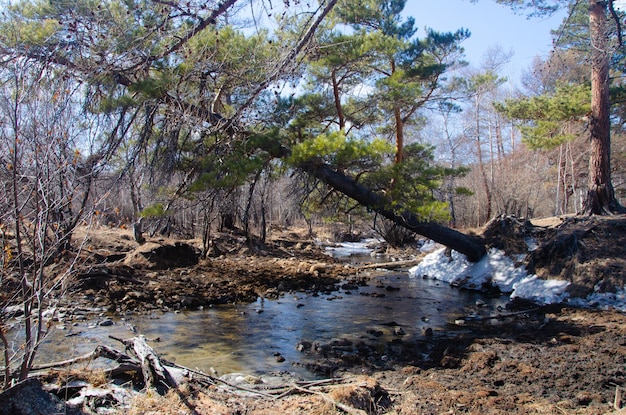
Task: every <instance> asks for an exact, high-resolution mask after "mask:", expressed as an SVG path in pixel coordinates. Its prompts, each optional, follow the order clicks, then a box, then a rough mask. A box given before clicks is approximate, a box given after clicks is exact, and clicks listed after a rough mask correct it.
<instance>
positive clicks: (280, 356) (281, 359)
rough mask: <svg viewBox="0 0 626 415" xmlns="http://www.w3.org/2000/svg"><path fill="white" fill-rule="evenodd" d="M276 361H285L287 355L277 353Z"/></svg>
mask: <svg viewBox="0 0 626 415" xmlns="http://www.w3.org/2000/svg"><path fill="white" fill-rule="evenodd" d="M276 361H277V362H278V363H282V362H284V361H285V357H284V356H283V355H281V354H280V353H279V354H278V355H276Z"/></svg>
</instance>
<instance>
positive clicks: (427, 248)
mask: <svg viewBox="0 0 626 415" xmlns="http://www.w3.org/2000/svg"><path fill="white" fill-rule="evenodd" d="M440 247H441V245H439V244H438V243H437V242H435V241H433V240H432V239H428V240H426V241H424V243H423V244H422V246H420V248H419V250H420V252H423V253H425V254H427V253H429V252H433V251H434V250H435V249H438V248H440Z"/></svg>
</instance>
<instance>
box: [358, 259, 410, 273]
mask: <svg viewBox="0 0 626 415" xmlns="http://www.w3.org/2000/svg"><path fill="white" fill-rule="evenodd" d="M420 262H422V258H420V259H408V260H406V261H392V262H378V263H375V264H366V265H358V266H357V268H358V269H360V270H361V269H377V268H382V269H398V268H408V267H412V266H415V265H417V264H419V263H420Z"/></svg>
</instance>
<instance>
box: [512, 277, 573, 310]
mask: <svg viewBox="0 0 626 415" xmlns="http://www.w3.org/2000/svg"><path fill="white" fill-rule="evenodd" d="M568 285H569V282H568V281H563V280H542V279H540V278H539V277H537V276H536V275H528V276H526V277H524V278H522V279H521V280H520V281H518V282H516V283H515V284H513V293H512V294H511V298H515V297H517V298H523V299H525V300H531V301H534V302H536V303H540V304H556V303H562V302H565V301H566V300H567V299H568V298H569V294H568V293H566V292H565V289H566V288H567V286H568Z"/></svg>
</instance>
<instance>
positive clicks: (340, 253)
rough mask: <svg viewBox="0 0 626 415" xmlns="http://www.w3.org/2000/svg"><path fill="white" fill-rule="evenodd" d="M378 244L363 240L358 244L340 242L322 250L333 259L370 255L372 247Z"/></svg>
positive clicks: (371, 240)
mask: <svg viewBox="0 0 626 415" xmlns="http://www.w3.org/2000/svg"><path fill="white" fill-rule="evenodd" d="M378 242H379V241H378V240H376V239H363V240H361V241H359V242H341V243H338V244H336V245H334V246H327V247H326V248H324V250H325V251H326V253H327V254H329V255H330V256H332V257H334V258H345V257H350V256H359V255H370V254H371V253H372V252H373V249H372V246H373V245H375V244H376V243H378Z"/></svg>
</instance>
